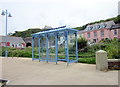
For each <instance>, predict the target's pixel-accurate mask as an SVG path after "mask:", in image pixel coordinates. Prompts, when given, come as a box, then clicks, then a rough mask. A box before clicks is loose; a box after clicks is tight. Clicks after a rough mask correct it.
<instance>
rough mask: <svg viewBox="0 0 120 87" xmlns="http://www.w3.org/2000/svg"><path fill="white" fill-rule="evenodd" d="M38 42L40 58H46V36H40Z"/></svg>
mask: <svg viewBox="0 0 120 87" xmlns="http://www.w3.org/2000/svg"><path fill="white" fill-rule="evenodd" d="M40 42H41V44H40V58H41V60H46V37H45V36H43V37H41V41H40Z"/></svg>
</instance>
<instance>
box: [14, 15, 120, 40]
mask: <svg viewBox="0 0 120 87" xmlns="http://www.w3.org/2000/svg"><path fill="white" fill-rule="evenodd" d="M111 20H113V21H114V22H115V23H120V15H118V16H117V17H113V18H109V19H106V20H100V21H95V22H91V23H88V24H85V25H83V26H80V27H75V28H74V29H77V30H84V29H85V28H86V26H87V25H89V24H95V23H101V22H106V21H111ZM44 30H47V29H40V28H32V29H28V30H25V31H16V32H15V33H13V34H12V36H16V37H22V38H25V37H31V34H33V33H37V32H40V31H44Z"/></svg>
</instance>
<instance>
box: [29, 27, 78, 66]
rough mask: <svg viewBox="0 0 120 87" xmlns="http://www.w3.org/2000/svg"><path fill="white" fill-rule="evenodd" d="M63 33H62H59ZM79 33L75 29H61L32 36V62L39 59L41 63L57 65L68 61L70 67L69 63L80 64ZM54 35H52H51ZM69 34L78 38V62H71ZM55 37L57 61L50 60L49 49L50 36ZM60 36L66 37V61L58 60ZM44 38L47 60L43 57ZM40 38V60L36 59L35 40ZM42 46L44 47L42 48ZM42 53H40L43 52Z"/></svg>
mask: <svg viewBox="0 0 120 87" xmlns="http://www.w3.org/2000/svg"><path fill="white" fill-rule="evenodd" d="M61 31H63V32H62V33H59V32H61ZM77 31H78V30H75V29H71V28H60V29H55V30H49V31H43V32H38V33H35V34H31V35H32V60H36V59H39V61H46V62H56V64H57V63H58V61H66V62H67V65H69V63H73V62H78V46H77ZM51 33H52V34H51ZM69 33H73V34H75V38H76V60H69V47H68V44H69V43H68V35H69ZM53 34H54V36H55V54H56V55H55V60H54V61H53V60H50V58H49V49H48V44H49V36H53ZM58 35H64V36H65V53H66V58H65V59H59V58H58ZM42 37H45V38H46V58H45V59H44V58H43V57H44V56H43V41H40V40H42ZM35 38H38V53H39V58H34V39H35ZM40 44H41V45H42V46H41V47H40ZM40 50H41V51H42V53H40V52H41V51H40ZM40 54H42V56H40Z"/></svg>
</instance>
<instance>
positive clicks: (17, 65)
mask: <svg viewBox="0 0 120 87" xmlns="http://www.w3.org/2000/svg"><path fill="white" fill-rule="evenodd" d="M0 61H2V62H0V65H2V69H1V70H0V72H1V73H0V74H2V75H0V78H3V79H7V80H9V83H8V85H118V71H117V70H112V71H99V70H96V65H95V64H83V63H71V64H70V65H69V66H67V63H66V62H58V64H57V65H56V64H55V63H52V62H49V63H46V62H39V61H38V60H35V61H32V60H31V59H30V58H2V57H1V58H0ZM1 63H2V64H1Z"/></svg>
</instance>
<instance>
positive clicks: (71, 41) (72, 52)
mask: <svg viewBox="0 0 120 87" xmlns="http://www.w3.org/2000/svg"><path fill="white" fill-rule="evenodd" d="M68 48H69V60H70V61H71V60H76V38H75V34H74V33H70V34H69V35H68Z"/></svg>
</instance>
